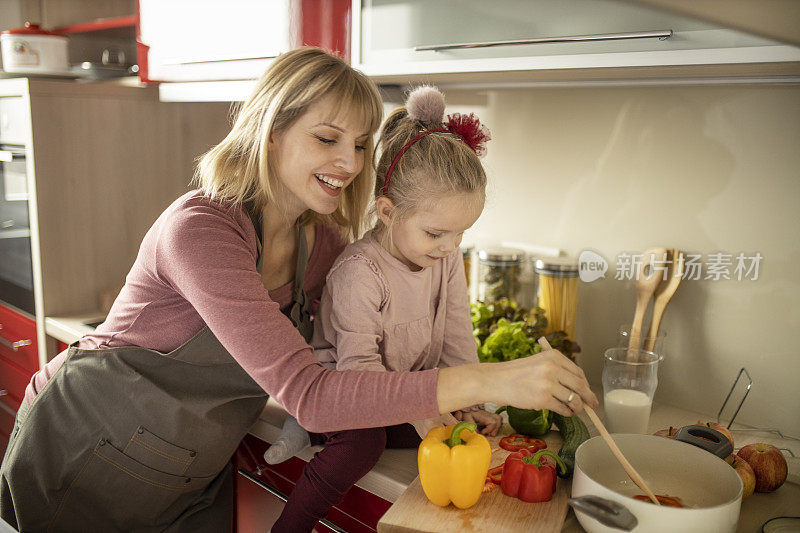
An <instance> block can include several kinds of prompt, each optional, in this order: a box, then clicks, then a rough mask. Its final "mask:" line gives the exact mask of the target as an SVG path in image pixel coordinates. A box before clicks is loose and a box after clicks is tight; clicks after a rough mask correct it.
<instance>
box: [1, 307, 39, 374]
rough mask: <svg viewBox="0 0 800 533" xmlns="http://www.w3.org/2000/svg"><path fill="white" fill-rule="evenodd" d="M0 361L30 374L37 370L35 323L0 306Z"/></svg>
mask: <svg viewBox="0 0 800 533" xmlns="http://www.w3.org/2000/svg"><path fill="white" fill-rule="evenodd" d="M0 360H5V361H6V362H8V363H10V364H12V365H14V366H16V367H18V368H19V369H20V370H22V371H24V372H29V373H30V374H33V373H34V372H36V371H37V370H39V352H38V348H37V343H36V322H35V321H34V320H33V319H32V318H28V317H27V316H24V315H22V314H20V313H18V312H16V311H13V310H11V309H9V308H8V307H5V306H3V305H0ZM0 388H1V387H0Z"/></svg>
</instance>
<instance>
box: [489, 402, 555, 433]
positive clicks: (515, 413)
mask: <svg viewBox="0 0 800 533" xmlns="http://www.w3.org/2000/svg"><path fill="white" fill-rule="evenodd" d="M503 411H506V412H507V413H508V423H509V424H511V427H512V428H514V431H515V432H517V433H521V434H523V435H528V436H531V437H539V436H541V435H544V434H545V433H547V432H548V431H550V426H552V425H553V414H555V413H553V412H551V411H548V410H547V409H542V410H541V411H537V410H536V409H517V408H516V407H512V406H510V405H505V406H503V407H501V408H499V409H498V410H497V411H495V413H498V414H499V413H502V412H503Z"/></svg>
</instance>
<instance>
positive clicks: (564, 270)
mask: <svg viewBox="0 0 800 533" xmlns="http://www.w3.org/2000/svg"><path fill="white" fill-rule="evenodd" d="M536 274H537V275H538V276H539V289H538V293H539V307H541V308H542V309H544V310H545V316H546V317H547V333H550V332H552V331H565V332H566V333H567V337H569V338H570V339H571V340H573V341H574V340H575V319H576V317H577V314H578V263H577V262H576V261H575V260H574V259H572V258H568V257H549V258H545V259H538V260H537V261H536Z"/></svg>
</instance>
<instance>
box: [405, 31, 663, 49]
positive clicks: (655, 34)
mask: <svg viewBox="0 0 800 533" xmlns="http://www.w3.org/2000/svg"><path fill="white" fill-rule="evenodd" d="M670 37H672V30H661V31H637V32H625V33H598V34H594V35H567V36H563V37H538V38H533V39H519V40H513V41H485V42H475V43H454V44H432V45H427V46H416V47H414V51H415V52H424V51H428V50H433V51H434V52H439V51H441V50H456V49H459V48H490V47H492V46H513V45H519V44H550V43H579V42H587V41H616V40H621V39H655V38H658V39H659V40H661V41H663V40H665V39H669V38H670Z"/></svg>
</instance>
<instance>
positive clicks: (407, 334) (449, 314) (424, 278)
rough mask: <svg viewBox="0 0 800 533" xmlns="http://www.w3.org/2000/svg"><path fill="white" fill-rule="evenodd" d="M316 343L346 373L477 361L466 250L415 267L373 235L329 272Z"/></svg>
mask: <svg viewBox="0 0 800 533" xmlns="http://www.w3.org/2000/svg"><path fill="white" fill-rule="evenodd" d="M311 344H312V346H314V347H315V348H316V350H315V355H316V356H317V358H318V359H319V360H320V361H321V362H322V363H323V364H324V365H326V366H330V367H334V366H335V368H337V369H338V370H346V369H366V370H390V371H394V372H403V371H409V370H424V369H430V368H437V367H447V366H457V365H462V364H467V363H477V362H478V352H477V347H476V344H475V338H474V337H473V335H472V320H471V319H470V314H469V302H468V298H467V282H466V277H465V275H464V262H463V261H462V259H461V252H460V251H459V250H458V249H456V250H455V251H454V252H453V253H451V254H450V255H448V256H446V257H444V258H443V259H442V260H440V261H437V262H436V263H435V264H434V265H433V266H431V267H429V268H423V269H422V270H419V271H416V272H414V271H412V270H411V269H410V268H409V267H408V266H406V265H405V264H404V263H403V262H401V261H400V260H398V259H397V258H395V257H394V256H392V254H390V253H389V252H388V251H387V250H386V249H385V248H383V247H382V246H381V245H380V243H379V242H378V241H377V240H376V238H375V235H374V233H373V232H369V233H367V235H365V236H364V237H363V238H362V239H360V240H359V241H356V242H354V243H352V244H350V245H349V246H347V248H345V250H344V252H343V253H342V254H341V255H340V256H339V258H338V259H337V260H336V262H335V263H334V264H333V267H332V268H331V270H330V272H329V273H328V277H327V283H326V285H325V288H324V290H323V292H322V301H321V304H320V309H319V313H318V314H317V319H316V320H315V323H314V338H313V339H312V342H311Z"/></svg>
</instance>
